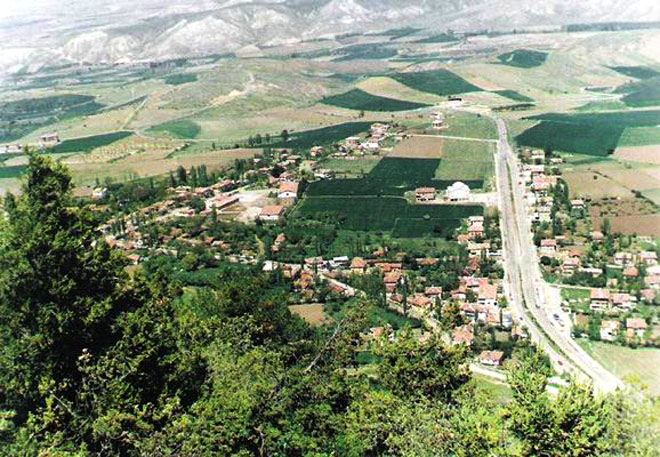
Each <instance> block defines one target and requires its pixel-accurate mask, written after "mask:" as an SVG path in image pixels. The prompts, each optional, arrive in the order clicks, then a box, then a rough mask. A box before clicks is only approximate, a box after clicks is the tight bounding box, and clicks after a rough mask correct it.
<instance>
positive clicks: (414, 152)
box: [387, 136, 444, 159]
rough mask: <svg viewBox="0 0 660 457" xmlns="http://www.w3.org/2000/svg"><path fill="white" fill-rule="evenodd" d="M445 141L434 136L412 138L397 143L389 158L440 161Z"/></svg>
mask: <svg viewBox="0 0 660 457" xmlns="http://www.w3.org/2000/svg"><path fill="white" fill-rule="evenodd" d="M443 142H444V140H443V139H442V138H439V137H433V136H412V137H410V138H406V139H404V140H403V141H401V142H399V143H397V145H396V146H394V149H392V152H390V153H389V154H388V155H387V156H388V157H400V158H408V159H438V158H440V157H442V144H443Z"/></svg>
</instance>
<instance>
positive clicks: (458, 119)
mask: <svg viewBox="0 0 660 457" xmlns="http://www.w3.org/2000/svg"><path fill="white" fill-rule="evenodd" d="M445 125H446V126H445V128H444V129H443V130H442V132H441V134H442V135H447V136H458V137H464V138H482V139H496V138H497V128H496V127H495V123H494V122H493V121H492V120H491V119H490V118H488V117H486V116H481V115H479V114H473V113H466V112H461V111H455V112H450V113H447V115H445Z"/></svg>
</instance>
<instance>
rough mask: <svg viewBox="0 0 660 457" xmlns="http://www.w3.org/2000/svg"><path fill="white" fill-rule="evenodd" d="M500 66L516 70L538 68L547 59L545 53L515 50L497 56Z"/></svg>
mask: <svg viewBox="0 0 660 457" xmlns="http://www.w3.org/2000/svg"><path fill="white" fill-rule="evenodd" d="M497 59H498V60H499V61H500V63H501V64H504V65H509V66H512V67H518V68H534V67H539V66H541V65H543V64H544V63H545V61H546V60H547V59H548V53H547V52H541V51H533V50H530V49H516V50H515V51H511V52H507V53H504V54H500V55H499V56H497Z"/></svg>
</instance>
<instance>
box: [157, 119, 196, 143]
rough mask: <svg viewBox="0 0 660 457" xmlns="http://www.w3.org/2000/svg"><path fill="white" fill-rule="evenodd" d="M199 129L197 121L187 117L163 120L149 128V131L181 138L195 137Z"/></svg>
mask: <svg viewBox="0 0 660 457" xmlns="http://www.w3.org/2000/svg"><path fill="white" fill-rule="evenodd" d="M201 130H202V129H201V127H200V126H199V124H198V123H197V122H194V121H191V120H189V119H180V120H176V121H169V122H163V123H162V124H158V125H156V126H154V127H151V128H150V129H149V131H151V132H161V133H167V134H169V135H171V136H172V137H174V138H182V139H188V138H196V137H197V135H199V132H200V131H201Z"/></svg>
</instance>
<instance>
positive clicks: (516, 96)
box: [491, 90, 534, 102]
mask: <svg viewBox="0 0 660 457" xmlns="http://www.w3.org/2000/svg"><path fill="white" fill-rule="evenodd" d="M491 92H492V93H494V94H497V95H501V96H502V97H506V98H508V99H510V100H513V101H516V102H533V101H534V99H533V98H530V97H528V96H526V95H523V94H521V93H519V92H516V91H515V90H494V91H491Z"/></svg>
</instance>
